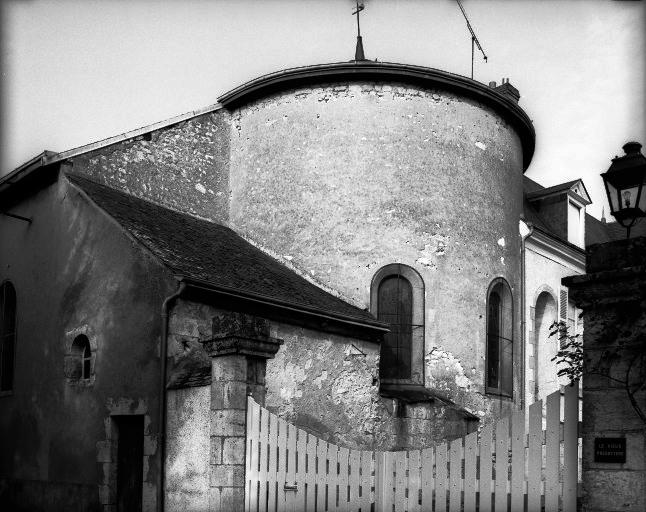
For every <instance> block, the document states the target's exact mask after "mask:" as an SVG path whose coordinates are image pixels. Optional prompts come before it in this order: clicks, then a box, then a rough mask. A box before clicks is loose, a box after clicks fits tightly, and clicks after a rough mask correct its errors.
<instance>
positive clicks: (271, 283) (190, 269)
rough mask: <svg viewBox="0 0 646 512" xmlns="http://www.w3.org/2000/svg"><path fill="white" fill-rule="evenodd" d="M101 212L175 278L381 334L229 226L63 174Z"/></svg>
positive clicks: (363, 315)
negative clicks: (369, 329)
mask: <svg viewBox="0 0 646 512" xmlns="http://www.w3.org/2000/svg"><path fill="white" fill-rule="evenodd" d="M67 176H68V179H69V180H70V181H71V182H72V183H73V184H74V185H76V186H77V187H79V188H80V189H82V190H83V191H84V192H85V193H86V194H87V195H88V196H89V197H90V199H92V201H94V202H95V203H96V204H97V205H98V206H99V207H100V208H102V209H103V210H104V211H106V212H107V213H108V214H109V215H110V216H111V217H113V218H114V219H115V220H116V221H117V222H118V223H119V224H120V225H121V226H123V227H124V228H125V229H126V230H127V231H128V232H129V233H130V234H131V235H132V236H133V237H134V238H135V239H137V240H138V241H139V242H140V243H141V244H143V245H144V246H146V247H147V248H148V249H149V250H150V252H151V253H152V254H153V255H154V256H156V257H157V258H158V259H159V260H160V261H161V262H162V263H163V264H164V265H165V266H166V267H168V268H169V269H170V270H171V271H172V272H173V273H174V274H175V275H177V276H181V277H184V278H188V279H192V280H196V281H199V282H201V283H205V284H206V285H208V286H212V287H214V289H217V290H224V291H227V290H229V291H232V292H236V294H237V295H239V296H248V297H250V298H257V297H261V298H263V299H264V300H267V301H269V302H271V303H273V304H277V305H289V306H292V307H296V308H297V309H299V310H300V311H305V312H307V311H310V312H313V313H324V314H326V315H328V316H331V317H333V318H338V319H340V320H342V321H354V322H357V323H360V324H363V325H368V326H373V327H377V328H381V329H382V330H386V329H384V327H386V326H385V324H383V323H381V322H379V321H377V320H376V319H375V317H374V316H372V315H371V314H370V313H369V312H368V311H365V310H362V309H359V308H357V307H355V306H352V305H350V304H348V303H347V302H345V301H343V300H341V299H339V298H337V297H335V296H333V295H331V294H330V293H328V292H326V291H324V290H322V289H321V288H319V287H318V286H316V285H314V284H312V283H310V282H309V281H307V280H306V279H305V278H303V277H301V276H299V275H298V274H296V273H295V272H294V271H292V270H290V269H288V268H287V267H286V266H284V265H283V264H281V263H280V262H278V261H276V260H275V259H273V258H271V257H270V256H268V255H267V254H265V253H264V252H262V251H261V250H260V249H258V248H257V247H254V246H253V245H252V244H250V243H249V242H247V241H246V240H244V239H243V238H242V237H240V236H239V235H238V234H236V233H235V232H234V231H233V230H231V229H230V228H228V227H225V226H222V225H220V224H216V223H214V222H210V221H207V220H201V219H198V218H195V217H192V216H190V215H186V214H183V213H179V212H176V211H173V210H170V209H168V208H164V207H162V206H159V205H156V204H154V203H150V202H148V201H144V200H142V199H139V198H137V197H134V196H131V195H128V194H125V193H123V192H120V191H117V190H115V189H112V188H110V187H106V186H105V185H99V184H98V183H95V182H93V181H90V180H88V179H86V178H82V177H80V176H76V175H70V174H68V175H67Z"/></svg>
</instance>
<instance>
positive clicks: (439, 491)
mask: <svg viewBox="0 0 646 512" xmlns="http://www.w3.org/2000/svg"><path fill="white" fill-rule="evenodd" d="M578 391H579V390H578V387H577V386H568V387H565V388H564V389H563V390H561V391H557V392H555V393H553V394H551V395H549V396H548V397H547V400H546V407H545V415H544V414H543V404H542V402H540V401H539V402H536V403H535V404H532V405H531V406H530V407H529V410H528V415H527V418H526V417H525V414H524V412H523V411H517V412H514V413H512V414H511V416H510V418H502V419H500V420H498V421H497V422H496V423H495V424H494V425H486V426H484V427H483V428H482V429H481V431H480V432H479V433H476V432H473V433H471V434H469V435H467V436H465V437H464V438H459V439H454V440H453V441H450V442H446V443H442V444H439V445H437V446H434V447H429V448H424V449H421V450H407V451H394V452H383V451H366V450H354V449H348V448H345V447H339V446H336V445H335V444H332V443H328V442H326V441H324V440H322V439H318V438H317V437H315V436H313V435H311V434H308V433H307V432H305V431H304V430H302V429H299V428H297V427H295V426H294V425H291V424H289V423H287V422H285V421H284V420H282V419H280V418H278V417H277V416H276V415H274V414H272V413H271V412H269V411H268V410H267V409H265V408H263V407H260V406H259V405H258V404H257V403H256V402H254V401H253V400H252V399H251V398H249V402H248V411H247V457H246V475H245V478H246V489H245V510H246V511H247V512H299V511H304V512H331V511H339V512H345V511H352V512H372V511H374V512H476V511H477V512H522V511H527V512H541V511H544V512H557V511H558V512H576V509H577V489H578V467H579V460H578V454H579V436H578V430H579V429H578V426H579V392H578ZM544 418H545V430H544V429H543V420H544Z"/></svg>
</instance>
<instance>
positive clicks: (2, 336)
mask: <svg viewBox="0 0 646 512" xmlns="http://www.w3.org/2000/svg"><path fill="white" fill-rule="evenodd" d="M15 349H16V290H15V289H14V287H13V285H12V284H11V283H10V282H9V281H5V282H4V283H2V286H0V391H11V390H12V389H13V365H14V353H15Z"/></svg>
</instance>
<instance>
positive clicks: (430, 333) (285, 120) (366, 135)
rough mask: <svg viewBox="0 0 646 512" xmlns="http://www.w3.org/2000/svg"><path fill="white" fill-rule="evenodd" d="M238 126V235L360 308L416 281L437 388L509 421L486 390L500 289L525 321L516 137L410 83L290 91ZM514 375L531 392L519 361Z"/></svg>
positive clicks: (236, 119) (463, 102) (497, 121)
mask: <svg viewBox="0 0 646 512" xmlns="http://www.w3.org/2000/svg"><path fill="white" fill-rule="evenodd" d="M231 123H232V130H231V164H230V169H231V178H230V187H231V214H230V224H231V226H232V227H233V228H234V229H236V230H237V231H238V232H240V233H241V234H243V235H244V236H247V237H248V238H250V239H252V240H254V241H255V242H257V243H258V244H259V245H261V246H264V247H267V248H269V249H270V250H271V251H272V252H273V253H275V254H276V255H277V257H279V258H283V259H285V260H288V261H290V262H291V264H293V265H294V266H295V267H297V268H299V269H301V270H302V271H303V272H304V273H306V274H308V275H310V276H311V277H312V278H313V279H314V280H316V281H317V282H319V283H321V284H322V285H324V286H328V287H330V288H331V289H334V290H338V291H339V292H340V293H341V295H342V296H343V297H345V298H346V299H347V300H349V301H351V302H353V303H355V304H357V305H359V306H361V307H369V286H370V281H371V278H372V276H373V275H374V273H375V272H376V271H377V270H378V269H379V268H380V267H382V266H383V265H386V264H389V263H393V262H401V263H405V264H407V265H410V266H412V267H414V268H415V269H416V270H417V271H419V272H420V274H421V275H422V278H423V279H424V283H425V287H426V297H425V301H426V305H425V308H426V328H425V343H426V348H425V354H426V374H427V384H428V385H429V386H431V387H435V388H436V389H440V390H442V391H445V392H447V393H448V394H450V395H451V396H452V397H453V398H455V399H456V400H457V401H458V402H459V403H461V404H463V405H465V406H466V407H468V408H469V409H470V410H472V411H473V412H475V413H476V414H478V413H480V414H481V415H482V416H489V415H490V414H497V412H496V411H500V410H502V409H506V408H508V406H509V405H510V404H509V401H505V400H500V399H496V400H493V401H492V400H490V399H489V398H488V397H485V396H484V393H483V391H484V390H483V385H484V355H485V354H484V352H485V309H486V291H487V287H488V285H489V283H490V282H491V281H492V280H493V279H494V278H495V277H504V278H505V279H507V280H508V282H509V284H510V286H511V288H512V294H513V297H514V307H515V308H516V309H515V311H514V314H515V315H516V317H515V318H519V317H518V314H519V309H518V307H519V299H520V297H519V295H518V294H519V277H520V276H519V274H520V264H519V262H520V258H519V251H520V245H519V244H520V237H519V235H518V218H519V215H520V212H521V197H522V192H521V176H522V149H521V145H520V140H519V138H518V136H517V134H516V133H515V131H514V130H513V129H512V128H511V127H510V126H509V125H508V124H507V123H506V122H505V121H504V120H503V119H502V118H501V117H500V116H499V115H498V114H496V113H495V112H494V111H493V110H491V109H489V108H487V107H485V106H483V105H481V104H479V103H477V102H475V101H473V100H470V99H466V98H463V97H458V96H456V95H455V94H453V93H450V92H447V91H442V90H421V89H418V88H415V87H413V86H409V85H403V84H397V83H395V84H388V85H386V84H384V85H381V84H375V83H353V84H350V85H348V84H327V85H322V86H319V87H311V88H302V89H297V90H292V91H287V92H284V93H280V94H276V95H273V96H269V97H266V98H264V99H260V100H257V101H255V102H252V103H250V104H248V105H246V106H244V107H242V108H240V109H239V110H236V111H234V112H232V114H231ZM519 336H520V332H519V331H516V332H515V337H516V339H519ZM515 364H516V371H515V389H516V390H518V391H519V390H520V350H518V351H517V354H516V355H515ZM516 395H517V396H518V395H519V393H516Z"/></svg>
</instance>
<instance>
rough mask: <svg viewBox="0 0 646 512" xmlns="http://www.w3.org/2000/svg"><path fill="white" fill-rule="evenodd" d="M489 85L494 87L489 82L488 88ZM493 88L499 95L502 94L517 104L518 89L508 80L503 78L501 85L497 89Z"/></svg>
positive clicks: (518, 97)
mask: <svg viewBox="0 0 646 512" xmlns="http://www.w3.org/2000/svg"><path fill="white" fill-rule="evenodd" d="M491 83H493V84H494V85H495V82H490V83H489V86H491ZM494 88H495V90H496V91H498V92H499V93H501V94H504V95H505V96H507V97H508V98H510V99H512V100H514V102H516V103H518V100H519V99H520V93H519V92H518V89H516V88H515V87H514V86H513V85H511V84H510V83H509V78H503V79H502V83H501V84H500V85H499V86H498V87H494Z"/></svg>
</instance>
